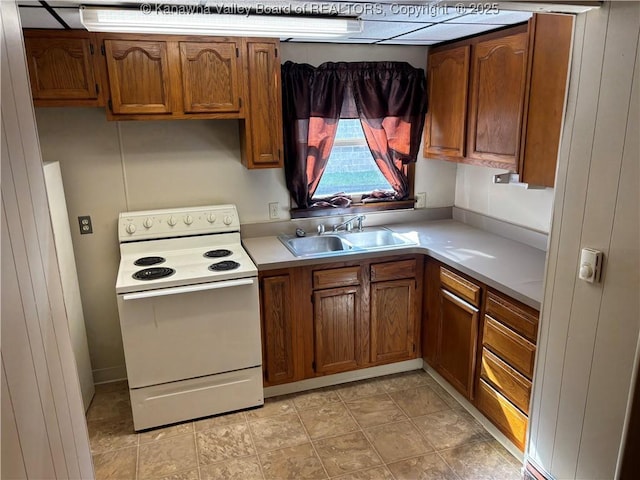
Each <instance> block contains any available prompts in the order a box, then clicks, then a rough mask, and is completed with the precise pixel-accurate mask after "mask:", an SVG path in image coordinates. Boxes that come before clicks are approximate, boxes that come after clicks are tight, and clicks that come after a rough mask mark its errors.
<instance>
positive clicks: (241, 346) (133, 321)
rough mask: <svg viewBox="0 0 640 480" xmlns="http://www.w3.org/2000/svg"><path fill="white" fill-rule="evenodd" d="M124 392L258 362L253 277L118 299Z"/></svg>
mask: <svg viewBox="0 0 640 480" xmlns="http://www.w3.org/2000/svg"><path fill="white" fill-rule="evenodd" d="M118 312H119V314H120V328H121V330H122V340H123V343H124V352H125V360H126V365H127V377H128V380H129V387H130V388H140V387H147V386H150V385H158V384H161V383H168V382H173V381H176V380H184V379H188V378H195V377H203V376H206V375H212V374H215V373H223V372H230V371H232V370H240V369H243V368H249V367H255V366H258V365H260V364H261V363H262V352H261V341H260V305H259V297H258V280H257V278H243V279H237V280H225V281H220V282H210V283H204V284H198V285H187V286H180V287H173V288H166V289H158V290H148V291H143V292H139V293H127V294H119V295H118Z"/></svg>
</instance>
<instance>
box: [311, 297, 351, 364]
mask: <svg viewBox="0 0 640 480" xmlns="http://www.w3.org/2000/svg"><path fill="white" fill-rule="evenodd" d="M313 303H314V305H313V321H314V337H315V338H314V340H315V371H316V373H336V372H342V371H345V370H352V369H354V368H357V366H358V364H359V363H360V362H359V354H358V344H359V340H358V338H359V335H358V324H359V322H360V287H344V288H334V289H331V290H319V291H316V292H314V293H313Z"/></svg>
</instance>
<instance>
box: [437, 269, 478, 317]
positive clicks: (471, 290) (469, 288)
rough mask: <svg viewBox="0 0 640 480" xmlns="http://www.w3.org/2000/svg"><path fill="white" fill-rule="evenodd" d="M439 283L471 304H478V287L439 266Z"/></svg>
mask: <svg viewBox="0 0 640 480" xmlns="http://www.w3.org/2000/svg"><path fill="white" fill-rule="evenodd" d="M440 283H442V285H443V286H444V287H445V288H446V289H447V290H450V291H452V292H454V293H457V294H458V295H460V296H461V297H462V298H464V299H465V300H466V301H467V302H469V303H471V304H472V305H473V306H475V307H477V306H478V305H479V304H480V287H479V286H478V285H476V284H475V283H472V282H470V281H469V280H467V279H466V278H463V277H461V276H460V275H458V274H456V273H453V272H452V271H451V270H448V269H446V268H444V267H440Z"/></svg>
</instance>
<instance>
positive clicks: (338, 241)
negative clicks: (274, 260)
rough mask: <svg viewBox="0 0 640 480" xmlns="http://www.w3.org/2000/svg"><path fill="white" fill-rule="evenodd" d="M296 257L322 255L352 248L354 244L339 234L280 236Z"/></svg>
mask: <svg viewBox="0 0 640 480" xmlns="http://www.w3.org/2000/svg"><path fill="white" fill-rule="evenodd" d="M278 238H279V239H280V241H281V242H282V243H283V244H284V246H285V247H287V248H288V249H289V250H290V251H291V253H293V254H294V255H295V256H296V257H308V256H311V255H313V256H320V255H327V254H332V253H333V252H344V251H345V250H346V251H348V250H352V249H353V246H352V245H350V244H349V243H347V242H345V241H344V240H343V239H342V238H340V237H339V236H337V235H318V236H314V237H291V236H289V235H282V236H280V237H278Z"/></svg>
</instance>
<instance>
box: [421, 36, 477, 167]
mask: <svg viewBox="0 0 640 480" xmlns="http://www.w3.org/2000/svg"><path fill="white" fill-rule="evenodd" d="M470 49H471V47H470V46H469V45H463V46H461V47H457V48H452V49H450V50H444V51H442V52H436V53H432V54H431V55H429V60H428V65H427V88H428V98H429V104H428V110H427V117H426V122H425V130H424V135H425V137H424V156H425V157H453V158H457V157H464V153H465V152H464V148H465V132H466V121H467V92H468V83H469V52H470Z"/></svg>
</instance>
